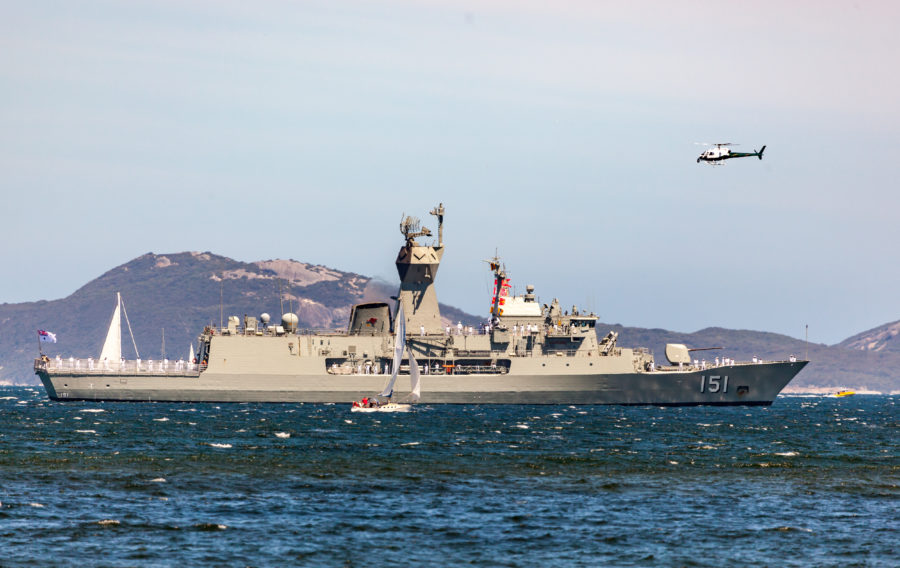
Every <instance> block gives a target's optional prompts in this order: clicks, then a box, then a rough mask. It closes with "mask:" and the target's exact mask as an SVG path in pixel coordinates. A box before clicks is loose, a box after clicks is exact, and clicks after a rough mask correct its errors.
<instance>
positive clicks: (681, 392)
mask: <svg viewBox="0 0 900 568" xmlns="http://www.w3.org/2000/svg"><path fill="white" fill-rule="evenodd" d="M805 365H806V362H805V361H796V362H771V363H769V362H767V363H759V364H752V363H748V364H737V365H730V366H721V367H714V368H708V369H705V370H693V371H684V372H681V371H651V372H637V373H617V374H579V375H571V374H565V375H562V374H560V375H555V374H531V375H528V374H522V375H516V374H511V373H510V374H501V375H498V374H470V375H424V376H423V377H422V383H423V388H422V395H421V400H420V404H615V405H668V406H695V405H769V404H772V402H773V401H774V399H775V397H776V396H777V395H778V393H779V392H781V390H782V389H783V388H784V387H785V386H786V385H787V384H788V382H790V380H791V379H792V378H793V377H794V376H795V375H796V374H797V373H798V372H800V370H801V369H802V368H803V367H804V366H805ZM38 375H39V376H40V378H41V381H42V382H43V384H44V387H45V389H46V390H47V394H48V395H49V397H50V398H51V399H53V400H73V401H74V400H91V401H143V402H156V401H172V402H293V403H296V402H307V403H348V404H349V403H350V402H351V401H353V400H358V399H360V398H362V397H363V396H370V395H372V394H373V393H375V392H378V391H380V390H381V389H382V388H383V387H384V383H385V380H386V377H385V376H384V375H343V376H342V375H330V374H322V375H313V376H309V375H306V376H303V375H300V376H298V375H293V376H291V375H283V374H254V375H252V376H247V375H239V374H226V373H211V372H209V371H207V372H204V373H201V374H199V376H178V377H166V376H135V375H130V376H126V375H96V374H95V375H74V374H69V375H51V374H49V373H48V372H46V371H38ZM406 381H408V379H407V378H406V377H404V376H401V377H400V379H398V383H397V391H396V393H397V394H396V395H395V399H398V400H402V398H403V395H402V394H401V393H402V389H404V388H405V387H406V384H408V383H406Z"/></svg>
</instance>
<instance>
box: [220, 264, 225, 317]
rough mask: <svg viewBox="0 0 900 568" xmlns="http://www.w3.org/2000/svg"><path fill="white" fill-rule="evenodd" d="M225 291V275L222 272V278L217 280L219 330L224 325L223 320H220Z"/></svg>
mask: <svg viewBox="0 0 900 568" xmlns="http://www.w3.org/2000/svg"><path fill="white" fill-rule="evenodd" d="M224 293H225V275H224V274H222V279H221V280H219V331H221V330H222V328H223V327H225V326H224V322H223V321H222V310H223V308H222V296H223V295H224Z"/></svg>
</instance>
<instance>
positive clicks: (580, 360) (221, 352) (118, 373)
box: [34, 204, 808, 406]
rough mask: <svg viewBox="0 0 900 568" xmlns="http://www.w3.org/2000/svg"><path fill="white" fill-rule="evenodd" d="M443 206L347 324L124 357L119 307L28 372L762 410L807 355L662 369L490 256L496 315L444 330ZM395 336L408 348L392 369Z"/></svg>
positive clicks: (179, 396)
mask: <svg viewBox="0 0 900 568" xmlns="http://www.w3.org/2000/svg"><path fill="white" fill-rule="evenodd" d="M444 213H445V211H444V207H443V204H441V205H439V206H438V207H435V208H434V209H433V210H432V211H431V212H430V214H431V215H433V216H434V217H436V219H437V227H438V229H437V238H436V242H434V240H433V238H434V237H433V235H432V232H431V231H430V230H429V229H428V228H427V227H422V226H421V222H420V221H419V220H418V219H416V218H414V217H405V218H404V219H403V220H402V221H401V223H400V231H401V233H402V234H403V237H404V242H403V245H402V246H401V247H400V251H399V253H398V255H397V260H396V266H397V272H398V274H399V276H400V289H399V292H398V294H397V296H396V297H393V298H392V299H393V300H394V305H393V308H394V309H393V310H392V309H391V308H392V305H391V304H389V303H384V302H373V303H364V304H358V305H355V306H353V308H352V309H351V312H350V318H349V323H348V326H347V328H346V329H345V330H339V331H333V332H324V333H323V332H308V331H304V330H300V329H298V327H297V323H298V318H297V316H296V315H295V314H293V313H285V314H284V315H283V316H282V317H281V320H280V322H272V321H270V320H271V318H270V317H269V316H268V315H267V314H262V315H260V317H259V318H257V317H255V316H244V318H243V319H241V318H239V317H237V316H230V317H229V318H228V320H227V324H226V323H224V322H223V325H220V326H219V327H213V326H208V327H206V328H205V329H204V330H203V332H202V333H201V334H200V336H199V341H198V344H199V349H198V352H197V357H196V361H178V362H169V361H156V362H153V361H141V360H134V361H126V360H125V359H123V358H121V349H120V345H119V346H118V349H117V346H116V341H118V342H119V343H121V338H120V336H118V335H117V332H116V331H115V330H114V329H113V328H114V326H118V325H120V324H119V322H118V318H117V316H118V310H119V305H118V304H117V307H116V311H115V312H114V317H113V322H112V323H111V325H110V330H109V333H108V335H107V342H106V343H105V344H104V349H103V353H101V357H100V358H99V359H98V360H93V359H88V360H75V359H72V358H70V359H60V358H56V359H50V358H48V357H46V356H42V357H40V358H38V359H36V360H35V362H34V370H35V373H36V374H37V375H38V376H39V377H40V379H41V382H42V383H43V385H44V388H45V389H46V391H47V395H48V396H49V397H50V398H51V399H53V400H115V401H184V402H309V403H350V402H351V401H353V400H357V399H359V398H360V397H362V396H366V395H371V394H372V393H377V392H379V391H381V390H382V388H383V387H384V385H385V384H386V383H387V382H388V377H389V376H390V375H391V374H392V372H393V371H395V370H396V371H397V372H398V373H399V374H400V376H401V379H400V382H398V385H402V381H403V380H404V379H403V378H402V377H403V376H404V375H407V376H409V375H413V376H415V375H417V374H418V375H419V376H420V377H421V395H420V400H419V403H420V404H439V403H452V404H619V405H666V406H689V405H770V404H772V402H773V401H774V399H775V397H776V396H777V395H778V393H779V392H781V390H782V389H783V388H784V387H785V386H786V385H787V384H788V383H789V382H790V381H791V379H792V378H793V377H794V376H796V375H797V373H799V372H800V370H802V369H803V367H804V366H805V365H806V364H807V362H808V361H803V360H797V359H795V358H794V357H793V356H791V357H790V358H789V359H788V360H784V361H762V360H758V359H756V360H753V361H746V362H738V361H734V360H731V359H727V358H724V357H723V358H721V359H720V358H716V359H715V361H714V362H710V363H707V362H706V361H698V360H696V359H694V358H693V356H692V353H691V349H689V348H688V347H687V346H685V345H680V344H669V345H667V346H666V349H665V355H666V362H665V363H661V364H657V362H656V361H655V359H654V356H653V354H652V353H651V352H650V350H649V349H646V348H628V347H621V346H619V345H618V342H617V339H618V337H617V334H616V333H615V332H608V333H605V334H598V330H597V329H596V324H597V319H598V318H597V316H596V315H595V314H593V313H586V312H583V311H579V310H578V308H577V307H574V306H573V307H572V309H571V310H568V309H567V310H565V311H564V310H562V309H561V307H560V303H559V301H558V300H556V299H554V300H553V301H552V302H550V303H549V304H541V303H540V302H539V301H538V300H537V298H536V296H535V293H534V287H533V286H527V287H526V289H525V293H524V294H521V295H514V294H513V293H511V286H510V281H509V278H508V277H507V273H506V269H505V267H504V266H503V265H502V263H501V262H500V260H499V259H498V258H494V259H493V260H492V261H490V267H491V271H492V274H493V280H494V286H493V293H492V301H491V309H490V318H489V319H486V321H485V322H484V324H483V325H482V326H480V327H479V328H477V329H474V328H472V327H470V326H466V327H463V326H462V325H461V324H458V325H456V326H452V325H448V324H447V322H445V321H444V320H442V318H441V314H440V309H439V306H438V301H437V293H436V290H435V280H436V278H437V271H438V267H439V266H440V263H441V258H442V256H443V254H444V238H443V227H444ZM427 238H431V239H432V242H430V243H428V242H425V240H424V239H427ZM392 313H393V314H401V315H400V317H403V318H404V322H403V323H404V325H399V322H398V321H394V319H392ZM393 317H396V316H393ZM126 319H127V318H126ZM394 330H397V333H402V334H403V335H404V337H403V338H399V340H401V341H405V347H406V352H407V353H411V354H412V357H407V358H404V359H401V360H399V364H396V363H395V362H394V352H395V339H398V338H395V331H394ZM401 330H402V331H401ZM410 361H413V362H414V364H415V365H416V369H415V371H417V372H413V373H411V372H410V368H409V362H410ZM394 365H396V366H397V368H396V369H393V368H391V367H392V366H394Z"/></svg>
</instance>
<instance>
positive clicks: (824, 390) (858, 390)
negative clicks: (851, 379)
mask: <svg viewBox="0 0 900 568" xmlns="http://www.w3.org/2000/svg"><path fill="white" fill-rule="evenodd" d="M842 390H850V391H853V392H854V394H889V395H894V394H900V391H891V392H881V391H876V390H870V389H868V388H866V387H847V386H840V387H819V386H815V385H808V386H796V387H794V386H790V385H788V386H787V387H785V389H784V390H783V391H781V394H821V395H828V394H834V393H836V392H839V391H842Z"/></svg>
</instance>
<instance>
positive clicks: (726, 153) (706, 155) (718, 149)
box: [697, 142, 766, 164]
mask: <svg viewBox="0 0 900 568" xmlns="http://www.w3.org/2000/svg"><path fill="white" fill-rule="evenodd" d="M734 145H735V144H732V143H730V142H725V143H719V144H713V146H715V148H710V149H709V150H706V151H705V152H703V153H702V154H700V156H699V157H698V158H697V163H698V164H699V163H700V162H701V161H702V162H706V163H708V164H718V163H719V162H722V161H723V160H728V159H730V158H749V157H750V156H756V157H757V158H759V159H760V160H762V156H763V152H765V151H766V147H765V146H763V147H762V148H761V149H760V150H759V152H757V151H756V150H753V151H752V152H732V151H731V149H730V148H729V146H734Z"/></svg>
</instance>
